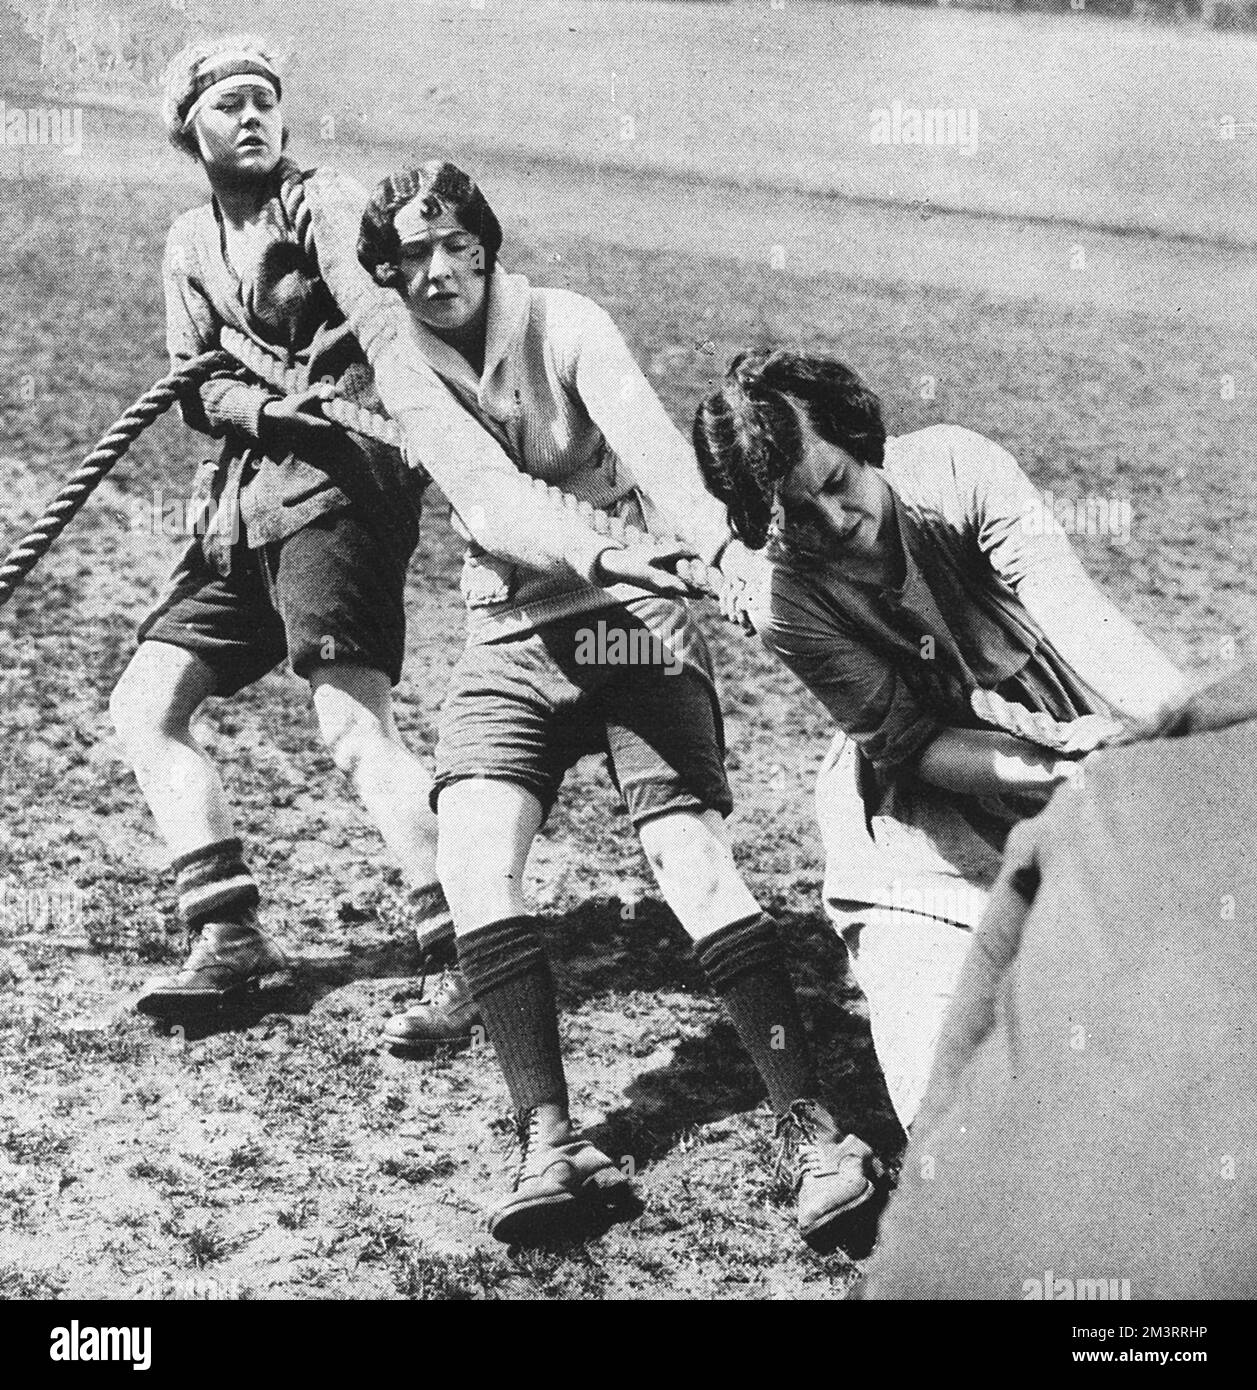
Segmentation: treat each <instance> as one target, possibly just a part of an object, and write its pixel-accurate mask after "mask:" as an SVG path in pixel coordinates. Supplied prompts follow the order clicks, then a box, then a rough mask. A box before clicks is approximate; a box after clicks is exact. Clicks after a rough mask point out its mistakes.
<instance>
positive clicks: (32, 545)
mask: <svg viewBox="0 0 1257 1390" xmlns="http://www.w3.org/2000/svg"><path fill="white" fill-rule="evenodd" d="M224 365H231V359H230V358H229V357H228V356H227V355H226V354H225V353H222V352H206V353H202V354H201V356H199V357H194V358H193V359H192V360H191V361H190V362H187V363H185V364H184V365H183V366H182V367H180V368H179V370H178V371H174V372H170V373H169V374H168V375H167V376H164V377H162V378H161V380H160V381H157V382H154V384H153V385H152V386H150V387H149V389H148V390H147V391H145V392H144V394H143V395H142V396H141V397H140V398H139V400H138V401H136V403H135V404H134V405H133V406H132V407H131V409H130V410H128V411H127V412H126V414H125V415H123V416H121V417H120V418H119V419H117V420H115V421H114V423H113V424H112V425H111V426H110V428H109V430H108V432H107V433H106V434H105V436H104V438H102V439H101V441H100V443H99V444H97V446H96V447H95V448H94V449H93V450H92V452H91V453H90V454H88V456H87V457H86V458H85V459H84V460H83V462H82V463H81V464H79V466H78V467H77V468H76V469H75V470H74V472H73V473H72V474H71V475H70V477H69V478H68V479H67V480H66V483H65V485H64V486H63V487H62V488H61V490H60V492H58V493H57V495H56V496H55V497H54V498H53V499H52V501H51V502H49V504H48V506H47V507H46V508H45V510H44V514H43V515H42V516H41V517H40V519H39V520H38V521H37V522H36V523H35V525H34V526H33V527H32V528H31V529H30V530H29V531H28V532H27V533H26V535H24V536H23V537H22V539H21V540H20V541H18V543H17V545H15V546H14V547H13V549H12V550H11V551H10V552H9V554H8V556H7V557H6V558H5V560H4V563H3V564H0V608H3V607H4V605H5V604H6V603H7V602H8V601H9V599H11V598H12V597H13V594H14V592H15V591H16V589H17V587H18V585H20V584H21V582H22V581H23V580H24V579H25V578H26V576H27V575H28V574H30V572H31V570H33V569H34V568H35V566H36V565H37V564H38V563H39V562H40V560H41V559H43V557H44V556H45V555H46V554H47V553H48V551H49V550H50V549H51V547H52V544H53V542H54V541H55V540H56V539H57V537H58V536H59V535H60V534H61V533H62V531H64V530H65V528H66V527H67V526H68V525H69V524H70V522H71V521H73V519H74V518H75V516H77V515H78V512H79V510H80V508H81V507H82V506H83V504H84V503H85V502H86V501H87V499H88V498H89V497H90V496H91V495H92V492H93V491H94V490H95V488H96V487H97V485H98V484H99V483H100V482H101V480H102V479H103V478H104V476H105V474H106V473H108V472H109V470H110V469H111V468H112V467H113V466H114V464H115V463H117V462H118V460H119V459H120V458H121V457H122V456H123V454H125V453H126V451H127V450H128V449H129V448H130V447H131V445H132V444H134V443H135V441H136V439H137V438H139V436H140V435H141V434H142V433H143V432H144V431H145V430H146V429H147V428H148V427H149V425H151V424H152V423H153V421H154V420H156V419H157V418H158V417H159V416H160V415H163V414H164V413H165V412H166V411H167V410H169V408H170V407H171V405H173V404H174V402H175V401H176V400H177V399H178V397H179V394H180V392H181V391H183V390H184V389H185V388H186V387H188V386H192V385H195V384H196V383H197V382H199V381H201V380H202V379H203V378H204V377H206V376H208V375H209V374H210V372H212V371H215V370H216V369H218V368H221V367H223V366H224Z"/></svg>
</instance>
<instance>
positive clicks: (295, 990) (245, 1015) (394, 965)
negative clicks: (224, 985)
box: [158, 938, 419, 1042]
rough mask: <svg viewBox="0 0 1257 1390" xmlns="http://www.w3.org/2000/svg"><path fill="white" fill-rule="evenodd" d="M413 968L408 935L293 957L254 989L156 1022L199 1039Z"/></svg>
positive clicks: (415, 958)
mask: <svg viewBox="0 0 1257 1390" xmlns="http://www.w3.org/2000/svg"><path fill="white" fill-rule="evenodd" d="M418 973H419V955H418V950H417V948H416V946H415V943H414V940H413V939H412V938H407V939H406V940H400V941H385V942H379V943H376V944H373V945H370V946H366V947H364V948H362V949H360V950H350V951H347V952H345V953H344V954H342V955H337V956H331V957H318V958H314V959H301V958H296V959H293V960H292V961H291V964H290V966H289V968H288V970H286V971H285V972H284V973H283V974H282V975H280V976H277V977H275V978H274V979H273V980H271V981H263V983H262V984H261V985H260V986H259V987H258V988H257V989H254V990H250V991H249V992H248V993H246V994H243V995H241V996H240V997H239V998H232V999H228V1000H226V1001H224V1002H223V1003H221V1004H219V1005H217V1006H211V1007H209V1008H207V1009H206V1010H205V1011H204V1012H202V1013H199V1014H195V1015H189V1016H188V1017H186V1018H181V1019H169V1020H162V1021H161V1022H159V1023H158V1028H159V1030H161V1031H166V1032H169V1031H170V1029H171V1027H172V1026H173V1025H175V1024H177V1025H178V1026H179V1027H181V1028H182V1029H183V1035H184V1037H185V1038H186V1039H187V1041H189V1042H199V1041H201V1040H202V1039H204V1038H208V1037H212V1036H213V1035H215V1034H217V1033H231V1032H242V1031H244V1030H245V1029H248V1028H253V1027H255V1026H256V1025H257V1024H259V1023H261V1022H262V1020H263V1019H264V1018H266V1017H267V1015H269V1014H288V1015H294V1016H301V1015H306V1014H309V1013H311V1012H312V1011H313V1010H314V1008H315V1006H316V1005H317V1004H318V1003H319V1002H320V1001H321V1000H322V999H325V998H326V997H327V996H328V995H330V994H333V993H334V992H335V991H336V990H338V989H343V988H345V987H346V986H347V985H351V984H354V983H355V982H357V981H359V980H390V979H396V980H398V981H405V982H409V981H410V980H412V979H415V978H417V976H418Z"/></svg>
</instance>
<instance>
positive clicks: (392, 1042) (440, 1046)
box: [380, 1033, 475, 1057]
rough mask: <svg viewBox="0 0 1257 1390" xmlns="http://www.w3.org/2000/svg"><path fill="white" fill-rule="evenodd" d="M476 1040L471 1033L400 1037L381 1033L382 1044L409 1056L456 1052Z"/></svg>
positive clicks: (428, 1055) (431, 1055)
mask: <svg viewBox="0 0 1257 1390" xmlns="http://www.w3.org/2000/svg"><path fill="white" fill-rule="evenodd" d="M474 1041H475V1040H474V1039H473V1038H472V1036H471V1034H470V1033H464V1034H462V1035H461V1036H459V1037H456V1038H398V1037H394V1036H393V1034H391V1033H382V1034H381V1035H380V1046H381V1047H387V1048H389V1049H390V1050H391V1051H393V1052H400V1053H404V1054H405V1055H406V1056H408V1057H435V1056H436V1055H437V1053H438V1052H456V1051H460V1050H461V1049H463V1048H465V1047H470V1046H471V1045H472V1043H473V1042H474Z"/></svg>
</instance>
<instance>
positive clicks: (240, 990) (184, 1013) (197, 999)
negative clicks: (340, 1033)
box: [135, 971, 282, 1018]
mask: <svg viewBox="0 0 1257 1390" xmlns="http://www.w3.org/2000/svg"><path fill="white" fill-rule="evenodd" d="M276 973H277V974H278V973H282V972H278V971H277V972H276ZM273 978H274V977H273V976H271V975H264V976H255V977H254V978H253V979H249V980H244V981H242V982H241V983H240V984H238V985H232V986H231V987H230V988H229V989H193V990H179V989H170V990H161V991H157V990H155V991H153V993H151V994H145V995H142V996H141V997H140V998H139V999H137V1000H136V1002H135V1011H136V1013H140V1014H144V1015H145V1016H146V1017H148V1018H191V1017H195V1016H197V1015H201V1014H209V1013H216V1012H217V1011H218V1010H219V1009H222V1008H225V1007H228V1006H229V1005H232V1004H238V1003H242V1002H243V1001H244V1000H245V999H248V998H250V997H251V996H253V995H255V994H257V993H258V991H259V989H260V987H261V984H262V981H263V980H272V979H273Z"/></svg>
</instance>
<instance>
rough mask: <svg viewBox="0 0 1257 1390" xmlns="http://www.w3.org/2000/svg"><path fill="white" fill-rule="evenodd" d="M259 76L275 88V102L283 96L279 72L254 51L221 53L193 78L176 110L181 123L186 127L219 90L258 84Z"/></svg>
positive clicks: (231, 89) (185, 128)
mask: <svg viewBox="0 0 1257 1390" xmlns="http://www.w3.org/2000/svg"><path fill="white" fill-rule="evenodd" d="M258 78H261V79H262V81H263V82H265V83H266V84H267V86H269V87H271V88H273V89H274V92H275V100H276V101H279V100H281V99H282V97H283V88H282V86H281V84H280V80H279V74H278V73H277V72H276V71H275V69H274V68H273V67H271V65H270V64H269V63H268V62H267V61H266V60H265V59H264V58H259V57H258V56H257V55H256V54H253V53H223V54H219V55H218V56H217V57H216V58H215V59H213V60H211V61H210V62H208V63H207V64H205V65H204V66H203V68H202V70H201V71H199V72H198V73H197V75H196V77H195V78H194V79H193V82H192V89H191V91H190V92H189V93H188V94H187V96H186V97H185V98H184V99H183V101H182V102H181V103H180V109H179V110H178V111H177V112H176V115H177V116H178V118H179V123H180V125H181V126H182V127H183V129H184V130H187V129H188V127H189V126H190V125H191V124H192V122H193V121H194V120H195V119H196V117H197V115H198V114H199V113H200V111H201V110H202V108H203V107H204V106H205V105H206V104H207V103H208V102H209V100H210V98H211V97H213V96H216V95H217V94H218V93H219V92H223V91H233V90H234V89H235V88H237V87H254V86H257V83H258Z"/></svg>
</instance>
